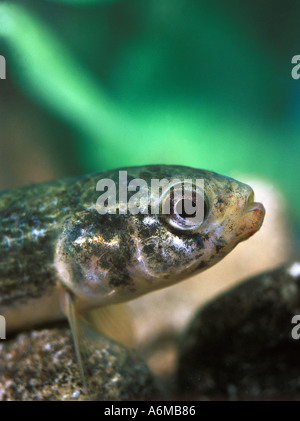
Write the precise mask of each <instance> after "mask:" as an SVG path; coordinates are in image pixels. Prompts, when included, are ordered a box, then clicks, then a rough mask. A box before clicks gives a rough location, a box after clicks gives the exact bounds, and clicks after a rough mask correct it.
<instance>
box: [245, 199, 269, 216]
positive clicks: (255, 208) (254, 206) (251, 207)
mask: <svg viewBox="0 0 300 421" xmlns="http://www.w3.org/2000/svg"><path fill="white" fill-rule="evenodd" d="M245 211H246V212H260V213H263V214H265V208H264V206H263V205H262V204H261V203H259V202H252V203H249V204H248V205H247V207H246V209H245Z"/></svg>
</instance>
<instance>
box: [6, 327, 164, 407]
mask: <svg viewBox="0 0 300 421" xmlns="http://www.w3.org/2000/svg"><path fill="white" fill-rule="evenodd" d="M0 354H1V358H0V400H87V396H86V394H85V391H84V388H83V386H82V382H81V378H80V375H79V370H78V366H77V362H76V359H75V353H74V347H73V342H72V337H71V333H70V330H69V329H67V328H56V329H47V330H41V331H32V332H29V333H22V334H19V335H18V336H16V337H15V338H14V339H11V340H4V341H1V343H0ZM93 359H94V362H95V364H94V368H95V372H94V375H93V379H92V381H93V388H94V396H93V398H95V399H98V400H131V399H134V400H136V399H137V400H144V399H145V400H146V399H151V398H153V397H157V393H158V392H157V388H156V384H155V381H154V379H153V376H152V374H151V373H150V371H149V369H148V367H147V366H146V364H145V363H144V362H143V361H142V359H141V358H140V357H139V356H138V355H137V354H136V353H135V352H134V351H131V350H128V349H127V348H125V347H124V346H121V345H119V344H117V343H115V342H113V341H111V340H109V339H107V338H105V337H103V338H102V346H101V348H99V349H97V350H95V353H94V358H93Z"/></svg>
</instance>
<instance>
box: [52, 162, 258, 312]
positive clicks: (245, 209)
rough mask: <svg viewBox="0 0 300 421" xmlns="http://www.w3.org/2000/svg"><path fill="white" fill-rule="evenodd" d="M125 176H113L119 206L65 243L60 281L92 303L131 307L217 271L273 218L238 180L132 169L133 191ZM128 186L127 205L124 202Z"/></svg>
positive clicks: (77, 224)
mask: <svg viewBox="0 0 300 421" xmlns="http://www.w3.org/2000/svg"><path fill="white" fill-rule="evenodd" d="M119 174H120V171H119V170H115V171H113V172H111V173H107V174H106V177H108V175H109V178H110V179H112V180H113V181H114V182H115V183H116V190H114V189H113V190H112V193H114V192H115V193H116V195H117V200H116V201H115V200H112V201H111V203H109V202H110V200H109V199H110V197H109V196H107V198H108V206H107V212H106V213H102V214H101V213H99V212H97V207H95V208H94V209H92V210H91V209H89V210H87V209H85V210H83V211H81V212H77V213H75V214H74V215H72V216H71V217H70V218H69V220H68V221H67V223H66V224H65V227H64V230H63V232H62V235H61V236H60V239H59V241H58V247H57V252H56V268H57V271H58V273H59V276H60V279H61V280H62V282H63V284H64V285H66V287H67V288H68V289H71V290H72V291H73V292H74V294H75V295H76V296H80V297H85V299H87V300H89V301H94V302H95V303H101V304H106V303H116V302H122V301H129V300H131V299H134V298H136V297H138V296H140V295H143V294H145V293H147V292H150V291H152V290H156V289H160V288H164V287H166V286H169V285H171V284H174V283H176V282H178V281H181V280H183V279H185V278H188V277H189V276H192V275H194V274H196V273H197V272H200V271H203V270H205V269H208V268H209V267H211V266H213V265H214V264H215V263H217V262H218V261H219V260H221V259H222V258H223V257H225V256H226V255H227V254H228V253H229V252H230V251H231V250H232V249H233V248H234V247H235V246H236V245H237V244H238V243H239V242H241V241H244V240H246V239H247V238H249V237H250V236H251V235H253V234H254V233H255V232H256V231H258V230H259V228H260V227H261V225H262V223H263V219H264V214H265V210H264V207H263V205H262V204H260V203H256V202H254V193H253V190H252V189H251V187H249V186H248V185H246V184H244V183H240V182H238V181H236V180H234V179H232V178H229V177H226V176H222V175H219V174H216V173H214V172H211V171H205V170H197V169H194V168H189V167H182V166H165V165H156V166H146V167H133V168H129V169H127V170H126V177H127V179H126V182H125V183H124V180H123V181H120V178H119ZM99 176H100V175H99V174H98V175H96V176H95V177H96V178H97V177H98V178H99ZM96 178H94V179H93V185H94V186H95V181H96ZM153 180H154V181H155V180H156V181H155V182H153ZM162 180H165V182H163V183H161V181H162ZM91 182H92V181H91ZM122 183H123V187H124V186H125V187H126V188H127V190H128V191H127V195H126V202H127V203H123V202H122V200H124V198H123V199H122V200H121V199H120V194H119V193H120V189H121V188H122ZM157 183H158V184H157ZM94 189H95V187H94ZM87 202H88V203H90V202H91V200H90V198H89V200H87ZM126 204H127V211H126V212H123V211H124V206H125V205H126ZM114 206H115V208H116V212H112V208H113V207H114ZM121 208H122V209H123V211H122V212H121V213H120V209H121ZM187 209H188V211H187Z"/></svg>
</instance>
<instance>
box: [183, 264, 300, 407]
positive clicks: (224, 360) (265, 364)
mask: <svg viewBox="0 0 300 421" xmlns="http://www.w3.org/2000/svg"><path fill="white" fill-rule="evenodd" d="M297 314H300V264H299V263H294V264H292V265H286V266H284V267H281V268H278V269H276V270H273V271H270V272H266V273H263V274H261V275H258V276H255V277H253V278H251V279H248V280H246V281H244V282H243V283H242V284H240V285H239V286H237V287H235V288H233V289H232V290H229V291H228V292H226V293H224V294H223V295H221V296H219V297H218V298H216V299H215V300H213V301H211V302H210V303H208V304H207V305H205V306H204V307H203V308H202V309H201V310H200V311H199V312H198V314H197V315H196V317H195V318H194V320H193V321H192V323H191V324H190V325H189V327H188V328H187V329H186V331H185V332H184V334H183V335H182V338H181V341H180V357H179V361H178V382H179V393H180V394H181V395H182V394H185V395H187V396H189V397H190V398H198V399H216V398H222V399H244V398H245V399H253V398H255V399H265V398H272V399H281V398H282V399H300V364H299V356H300V340H295V339H293V337H292V334H291V333H292V329H293V328H295V325H294V324H292V318H293V317H294V316H295V315H297ZM299 330H300V329H299Z"/></svg>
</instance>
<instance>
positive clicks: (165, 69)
mask: <svg viewBox="0 0 300 421" xmlns="http://www.w3.org/2000/svg"><path fill="white" fill-rule="evenodd" d="M48 2H53V3H57V4H59V3H66V4H67V3H68V4H70V6H71V4H74V5H76V6H78V5H80V6H82V7H81V8H80V9H83V6H84V5H92V4H94V5H96V4H101V3H103V4H104V3H115V4H117V3H118V2H116V1H109V0H107V1H104V0H103V1H101V0H98V1H97V0H87V1H84V0H81V1H80V0H74V1H71V0H61V1H58V0H57V1H56V0H48ZM122 3H123V4H124V5H127V4H129V3H130V1H129V0H128V1H127V2H122ZM142 3H143V6H140V7H142V8H143V7H144V8H145V9H143V10H144V12H145V16H147V19H148V20H147V19H146V18H145V30H144V32H141V36H140V38H141V40H140V39H139V36H138V35H137V33H135V34H134V35H133V37H132V38H131V39H129V40H128V45H125V46H123V49H122V51H121V53H120V54H119V55H118V60H116V63H117V64H116V65H115V67H114V68H111V69H110V70H111V72H110V78H111V81H112V82H111V84H112V85H117V88H116V90H115V94H114V95H112V93H108V92H109V90H108V89H106V88H105V84H104V83H103V82H101V80H100V78H97V77H95V72H94V71H93V69H89V68H88V67H87V66H85V65H84V64H83V63H82V61H81V60H80V59H78V58H77V54H76V52H75V50H74V48H72V45H71V43H70V42H68V41H66V40H64V39H63V38H62V37H60V36H59V35H57V33H56V30H55V24H54V23H51V25H50V24H49V23H47V22H46V20H45V19H43V18H41V17H40V16H39V13H38V12H37V11H33V10H31V8H30V7H29V8H28V7H27V8H26V7H24V6H23V5H22V6H21V5H20V4H17V3H16V4H11V3H10V4H8V3H2V4H0V36H1V37H2V38H3V40H4V41H5V43H6V45H7V47H8V48H9V51H10V56H11V59H12V60H13V63H14V66H13V68H12V67H11V68H10V71H11V72H14V73H15V81H16V82H17V83H19V86H20V89H22V90H23V91H24V92H26V94H27V95H28V96H30V97H31V98H33V99H34V100H35V101H37V102H39V103H40V104H41V105H42V106H43V107H46V108H47V109H48V110H49V111H51V112H52V113H54V114H55V115H56V116H58V117H59V118H61V119H63V120H64V121H66V122H67V123H68V124H69V126H70V127H71V128H72V130H73V131H74V130H75V131H76V133H77V137H76V136H75V137H76V138H78V139H79V140H78V141H77V142H76V141H75V140H74V147H76V149H77V153H78V156H80V159H81V160H82V163H83V165H82V166H83V168H84V170H86V171H98V170H101V169H104V168H109V167H116V166H127V165H143V164H149V163H166V164H182V165H191V166H195V167H203V168H207V169H212V170H214V171H218V172H221V173H225V174H226V173H227V174H232V173H233V172H246V173H248V174H252V175H258V176H263V177H267V178H269V179H271V180H273V181H274V182H275V183H277V184H278V185H279V186H280V187H281V189H282V190H283V192H284V193H285V194H286V196H287V197H288V198H289V200H290V203H291V204H293V208H292V213H293V216H294V217H296V218H299V214H300V212H299V210H300V196H299V195H298V194H295V190H296V189H297V186H298V178H297V174H298V173H299V172H298V154H299V152H300V147H299V130H298V128H296V127H294V128H293V127H292V128H291V127H290V126H289V125H288V124H286V123H285V122H276V123H274V119H273V120H272V119H269V120H268V121H266V122H262V121H261V120H259V119H258V118H257V117H258V115H259V114H260V113H261V112H263V110H264V108H267V107H268V106H269V105H270V104H271V103H272V98H275V97H276V95H279V96H280V91H278V88H274V86H275V85H274V83H275V82H274V81H273V80H271V81H270V77H269V72H270V69H274V67H275V65H274V61H272V59H271V57H270V56H269V55H268V54H267V53H265V52H264V51H263V49H262V48H261V47H259V40H258V39H251V37H247V36H248V35H247V30H246V29H245V28H243V26H242V25H240V24H236V23H235V21H234V19H229V18H228V17H227V16H225V15H224V14H223V13H222V10H220V11H218V12H216V13H217V15H210V14H209V13H208V12H207V10H206V7H203V10H201V13H200V14H199V15H197V17H195V14H194V13H193V8H191V11H189V13H187V16H185V19H183V17H182V16H181V14H180V10H181V9H182V8H183V7H184V6H183V3H182V2H180V1H177V2H174V3H172V4H174V5H175V4H179V5H180V7H179V8H178V9H176V8H175V7H174V8H172V6H170V3H168V2H166V3H164V4H163V5H162V4H161V3H159V2H157V1H154V0H153V1H152V2H149V1H145V2H142ZM136 4H137V3H136ZM150 4H151V5H152V7H153V10H154V12H153V16H152V17H151V16H150V17H149V16H148V14H147V13H146V11H147V10H148V11H149V5H150ZM199 4H200V6H201V4H202V2H199ZM168 5H169V9H168V8H167V6H168ZM39 7H41V4H40V5H39ZM53 7H56V6H55V5H54V6H53ZM93 7H95V6H93ZM107 7H108V6H107ZM112 7H113V5H112ZM147 7H148V9H147ZM164 7H166V8H167V13H166V12H165V10H164ZM176 10H177V12H178V11H179V12H178V13H177V15H176V13H175V12H176ZM184 10H185V9H184ZM96 12H97V13H101V8H100V9H99V8H97V10H96ZM218 13H219V14H218ZM216 16H217V18H218V19H217V20H216V21H214V20H213V19H215V18H216ZM124 19H125V18H124ZM172 19H173V26H172V27H171V26H170V25H171V24H170V22H172ZM149 21H150V22H152V23H153V25H154V28H153V29H152V28H151V31H152V32H154V33H155V32H156V31H157V32H158V33H159V34H160V35H159V36H158V35H157V36H158V38H157V36H156V35H155V34H153V33H152V32H151V31H150V32H149V27H151V25H149ZM147 22H148V23H147ZM87 28H88V24H87V26H86V27H85V28H83V29H82V31H83V32H84V31H85V30H86V29H87ZM191 28H192V29H191ZM140 30H141V29H140ZM141 31H142V30H141ZM159 31H160V32H159ZM84 36H87V35H86V34H84ZM183 40H184V45H185V46H188V45H189V43H191V44H192V47H191V49H190V50H188V49H185V48H181V46H180V45H181V44H180V43H181V42H183ZM100 41H101V42H102V43H105V42H108V41H107V40H100ZM100 41H99V40H94V42H92V41H90V42H89V43H88V44H87V45H86V48H87V49H90V51H92V52H93V49H94V48H95V46H96V44H97V42H100ZM245 48H246V51H244V49H245ZM264 53H265V55H264ZM177 56H179V58H178V57H177ZM99 59H101V60H104V58H103V57H100V58H99ZM169 62H170V63H169ZM174 63H175V64H176V63H178V69H176V68H174ZM275 64H276V63H275ZM194 67H195V68H194ZM227 67H229V69H227ZM278 67H280V69H281V66H279V65H278ZM195 69H197V71H196V70H195ZM197 72H198V73H197ZM157 75H159V77H157ZM179 81H181V84H183V85H185V86H186V91H187V94H185V93H183V94H182V92H184V89H183V90H181V91H180V89H179V88H178V84H180V83H179ZM207 86H209V88H208V87H207ZM283 89H284V88H283ZM172 90H174V91H175V93H174V95H172V94H171V93H170V92H172ZM271 121H273V124H270V122H271ZM286 138H288V139H289V146H288V147H286V145H285V144H284V142H283V139H286ZM75 142H76V144H75ZM99 163H101V165H99ZM100 166H101V168H99V167H100Z"/></svg>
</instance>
